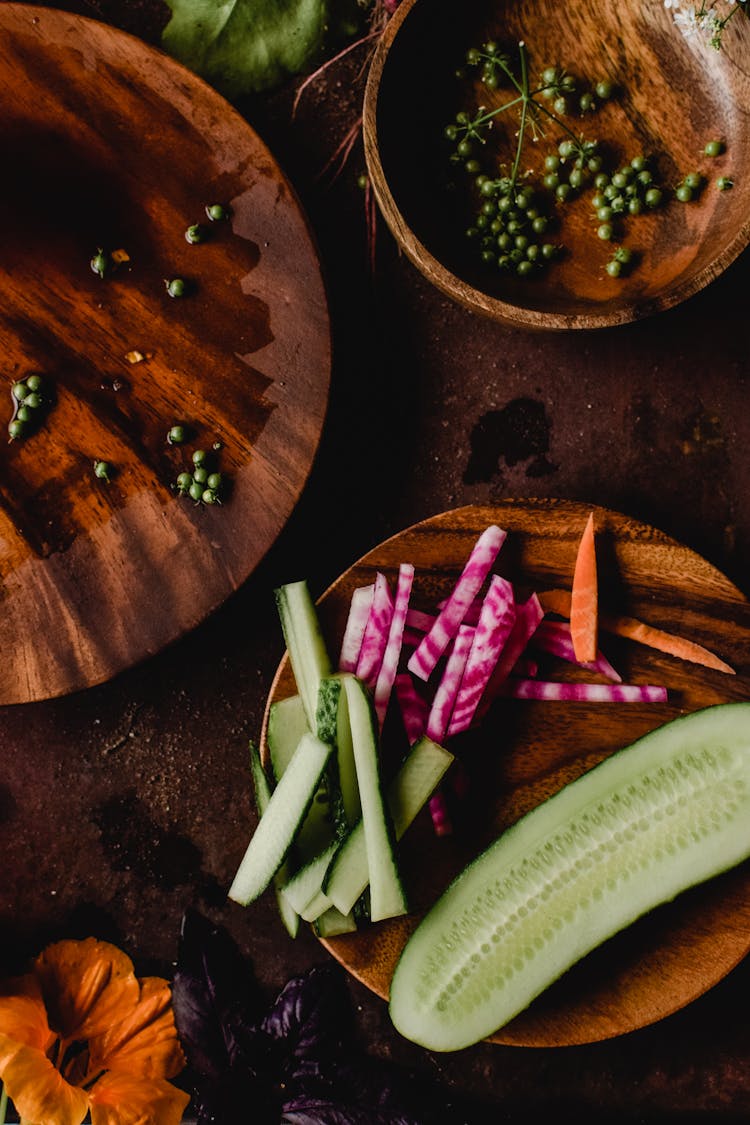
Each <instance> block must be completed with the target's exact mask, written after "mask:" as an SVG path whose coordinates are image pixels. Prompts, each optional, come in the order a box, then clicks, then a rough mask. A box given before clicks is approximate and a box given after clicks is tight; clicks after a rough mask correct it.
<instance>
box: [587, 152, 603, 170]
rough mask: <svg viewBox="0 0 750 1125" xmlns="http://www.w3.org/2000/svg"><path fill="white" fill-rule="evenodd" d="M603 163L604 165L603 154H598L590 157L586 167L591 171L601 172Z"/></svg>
mask: <svg viewBox="0 0 750 1125" xmlns="http://www.w3.org/2000/svg"><path fill="white" fill-rule="evenodd" d="M603 165H604V161H603V159H602V158H601V156H598V155H597V156H590V157H589V158H588V161H587V164H586V167H587V168H588V170H589V172H592V173H595V172H601V170H602V166H603Z"/></svg>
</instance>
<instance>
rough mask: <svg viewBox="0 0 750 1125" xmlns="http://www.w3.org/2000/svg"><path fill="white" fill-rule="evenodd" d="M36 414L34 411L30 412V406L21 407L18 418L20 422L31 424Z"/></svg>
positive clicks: (17, 412)
mask: <svg viewBox="0 0 750 1125" xmlns="http://www.w3.org/2000/svg"><path fill="white" fill-rule="evenodd" d="M33 414H34V411H33V410H29V408H28V406H19V408H18V410H17V411H16V418H17V419H18V421H19V422H30V421H31V419H32V416H33Z"/></svg>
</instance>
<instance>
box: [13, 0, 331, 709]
mask: <svg viewBox="0 0 750 1125" xmlns="http://www.w3.org/2000/svg"><path fill="white" fill-rule="evenodd" d="M0 104H1V105H2V114H0V147H1V148H2V152H3V153H4V161H3V174H2V177H0V207H1V208H2V213H3V216H4V222H3V236H2V246H1V247H0V290H1V291H2V300H1V301H0V338H1V339H2V348H3V364H2V380H1V381H0V426H1V427H2V429H3V431H4V429H5V426H6V425H7V423H8V422H9V421H10V419H11V416H12V402H11V394H10V388H11V384H12V383H13V382H14V380H16V379H20V378H23V377H25V376H27V375H29V374H30V373H32V372H38V373H41V374H42V375H43V376H44V378H45V380H46V381H47V382H48V384H49V385H51V386H52V387H54V397H55V405H54V409H53V410H52V411H51V413H50V415H49V418H48V421H47V423H46V424H45V425H44V426H43V428H42V429H41V430H40V431H39V432H37V433H36V434H35V435H34V436H33V437H31V438H29V439H27V440H24V441H19V442H13V443H11V444H8V443H6V442H5V441H2V442H0V579H2V586H1V588H0V590H1V592H0V649H1V650H2V652H3V674H2V676H0V704H4V703H11V702H18V701H25V700H32V699H41V698H45V697H49V696H53V695H57V694H60V693H63V692H67V691H71V690H73V689H77V688H82V687H86V686H88V685H91V684H93V683H96V682H99V681H101V680H104V679H106V678H108V677H109V676H111V675H113V674H114V673H116V672H118V671H120V670H121V669H123V668H125V667H127V666H129V665H131V664H132V663H134V662H135V661H138V660H140V659H141V658H143V657H145V656H147V655H149V654H151V653H153V652H156V651H157V650H158V649H160V648H161V647H162V646H164V645H165V644H166V643H167V642H169V641H172V640H174V639H175V638H176V637H178V636H180V635H181V634H182V633H184V632H185V631H186V630H188V629H190V628H191V627H193V626H194V625H196V624H197V623H198V622H199V621H200V620H201V619H202V618H203V617H205V616H206V614H208V613H209V611H210V610H212V609H213V608H214V607H216V606H217V605H218V604H219V603H220V602H221V601H222V600H223V599H225V598H226V596H227V595H228V594H229V593H230V592H231V591H233V590H234V589H236V587H237V586H238V585H239V584H240V583H241V582H243V580H244V579H246V578H247V576H248V575H249V574H250V573H251V571H252V570H253V568H254V567H255V565H256V564H257V563H258V561H259V560H260V558H261V557H262V556H263V555H264V553H265V552H266V551H267V549H268V547H269V546H270V544H271V543H272V542H273V540H274V539H275V538H276V536H277V534H278V532H279V531H280V530H281V528H282V527H283V525H284V523H285V522H286V520H287V518H288V517H289V515H290V513H291V511H292V508H293V507H294V505H295V503H296V501H297V499H298V497H299V494H300V492H301V489H302V487H303V485H304V482H305V480H306V478H307V476H308V473H309V469H310V466H311V463H312V459H313V456H314V453H315V450H316V448H317V444H318V440H319V435H320V431H321V427H322V423H323V418H324V414H325V408H326V402H327V395H328V385H329V376H330V339H329V325H328V313H327V306H326V299H325V293H324V288H323V284H322V280H321V275H320V269H319V263H318V259H317V254H316V249H315V246H314V245H313V241H312V238H311V235H310V232H309V230H308V226H307V223H306V220H305V217H304V215H303V214H302V212H301V209H300V206H299V203H298V201H297V199H296V197H295V196H294V193H293V192H292V190H291V188H290V186H289V184H288V183H287V181H286V179H285V178H284V176H283V174H282V173H281V171H280V169H279V167H278V165H277V164H276V162H275V161H274V159H273V157H272V156H271V154H270V153H269V151H268V150H267V148H266V147H265V146H264V144H263V143H262V142H261V141H260V139H259V138H258V136H257V135H256V134H255V132H254V131H253V130H252V129H251V128H250V126H249V125H248V124H247V123H246V122H245V121H244V120H243V119H242V118H241V117H240V116H239V115H238V114H237V113H235V111H234V110H233V109H232V108H231V107H230V106H229V105H228V104H227V103H226V102H225V101H224V100H223V99H222V98H221V97H219V96H218V95H217V94H216V93H215V92H214V91H212V90H211V89H210V88H209V87H208V86H206V85H205V84H204V83H202V82H201V81H200V80H199V79H197V78H195V77H194V76H193V75H191V74H190V73H189V72H188V71H187V70H185V69H184V68H183V67H181V66H179V65H177V64H176V63H174V62H172V61H171V60H170V59H168V58H166V57H165V56H163V55H162V54H160V53H159V52H158V51H156V50H153V49H151V48H149V47H147V46H146V45H144V44H143V43H141V42H139V41H137V40H136V39H133V38H131V37H129V36H127V35H125V34H122V33H121V32H118V31H115V30H113V29H112V28H109V27H105V26H103V25H100V24H97V23H95V22H92V21H90V20H87V19H82V18H79V17H77V16H73V15H69V14H66V13H62V12H56V11H51V10H47V9H44V8H35V7H27V6H22V5H16V4H2V5H0ZM214 202H222V203H228V204H230V205H231V208H232V215H233V217H232V220H231V222H227V223H223V224H222V223H214V224H213V225H211V230H210V234H211V237H210V239H209V240H208V241H206V242H205V243H203V244H201V245H189V244H188V242H187V241H186V239H185V237H184V232H185V230H186V228H187V227H188V226H189V225H191V224H193V223H197V222H201V221H203V222H204V223H206V224H207V219H206V215H205V211H204V209H205V206H206V205H207V204H210V203H214ZM99 247H103V248H105V249H108V250H116V249H120V248H122V249H124V250H125V251H126V252H127V253H128V254H129V256H130V262H129V263H126V264H125V265H124V266H122V267H121V268H120V269H119V270H118V271H117V272H116V273H114V274H113V275H112V276H110V277H106V278H104V279H103V280H102V279H100V278H99V277H98V276H96V275H95V274H94V273H93V272H92V271H91V269H90V267H89V260H90V258H91V257H92V255H93V254H94V253H95V251H96V250H97V248H99ZM173 277H182V278H185V279H187V280H188V282H189V283H190V286H191V290H192V291H191V292H190V294H189V295H188V296H186V297H185V298H183V299H181V300H180V299H173V298H170V296H169V295H168V294H167V291H166V287H165V285H164V280H165V279H168V278H173ZM131 351H139V352H140V353H141V354H142V355H143V356H144V357H145V358H144V360H143V362H140V363H136V364H132V365H131V364H130V363H129V362H128V361H127V359H126V358H125V357H126V354H127V353H128V352H131ZM175 422H182V423H184V424H186V425H187V426H188V427H189V428H190V430H191V431H192V440H191V442H190V443H189V444H188V445H187V446H186V447H183V448H178V447H176V446H170V445H169V444H168V443H167V442H166V434H167V431H168V429H169V427H170V426H171V425H172V424H173V423H175ZM216 441H218V442H221V443H222V446H223V448H222V450H221V451H220V453H219V454H218V456H217V461H218V467H219V468H220V469H221V471H222V472H223V473H224V474H225V476H226V477H227V478H228V479H229V481H230V489H229V492H228V497H227V501H226V503H224V504H223V506H222V507H221V508H215V509H209V508H208V507H205V506H203V507H196V506H194V505H193V504H192V503H191V502H190V501H186V500H184V499H180V498H179V497H177V496H176V494H175V492H174V490H173V487H172V485H173V483H174V481H175V479H176V477H177V474H178V473H179V471H180V470H181V469H182V468H183V464H184V462H185V461H186V460H188V459H189V457H190V454H191V452H192V450H193V449H195V448H196V447H208V448H209V449H210V448H211V446H212V445H213V443H214V442H216ZM96 458H104V459H106V460H108V461H110V462H111V463H112V464H113V465H114V466H115V469H116V475H115V477H114V479H113V480H112V482H111V483H110V484H109V485H107V484H106V483H105V482H102V481H99V480H97V479H95V478H94V475H93V472H92V466H93V462H94V460H95V459H96Z"/></svg>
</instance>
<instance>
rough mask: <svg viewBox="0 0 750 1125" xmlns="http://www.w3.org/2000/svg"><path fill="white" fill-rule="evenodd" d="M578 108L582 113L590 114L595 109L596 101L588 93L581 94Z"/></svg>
mask: <svg viewBox="0 0 750 1125" xmlns="http://www.w3.org/2000/svg"><path fill="white" fill-rule="evenodd" d="M578 106H579V108H580V110H581V113H590V112H591V110H592V109H593V108H594V99H593V97H592V95H591V94H588V93H586V94H581V96H580V98H579V99H578Z"/></svg>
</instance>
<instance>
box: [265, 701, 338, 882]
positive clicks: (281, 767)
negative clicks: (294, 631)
mask: <svg viewBox="0 0 750 1125" xmlns="http://www.w3.org/2000/svg"><path fill="white" fill-rule="evenodd" d="M309 730H310V728H309V726H308V725H307V716H306V715H305V708H304V706H303V703H302V697H301V696H299V695H292V696H289V698H288V699H280V700H278V702H276V703H273V704H272V705H271V709H270V711H269V712H268V730H267V732H266V741H267V743H268V756H269V758H270V760H271V768H272V769H273V775H274V777H275V778H276V780H277V781H278V779H279V778H280V777H281V776H282V775H283V773H284V771H285V769H286V767H287V766H288V765H289V763H290V762H291V760H292V758H293V757H294V752H295V750H296V749H297V747H298V746H299V744H300V741H301V739H302V736H303V734H306V733H307V732H308V731H309ZM322 741H323V742H327V741H328V740H327V739H325V738H324V739H323V740H322ZM331 823H332V820H331V811H330V795H329V789H328V784H327V782H326V779H325V778H324V779H323V781H322V783H321V784H320V785H319V786H318V791H317V792H316V794H315V797H314V798H313V801H312V803H311V805H310V808H309V810H308V813H307V816H306V817H305V819H304V821H303V822H302V824H301V825H300V830H299V833H298V835H297V838H296V839H295V841H294V844H295V853H296V856H297V858H298V860H299V863H300V864H301V865H303V866H304V864H306V863H307V862H308V860H309V859H310V858H311V857H312V856H314V855H317V854H318V852H320V851H321V850H322V849H323V848H326V847H328V845H329V844H330V843H331V838H332V832H331ZM287 874H288V875H289V876H291V872H288V873H287Z"/></svg>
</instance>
